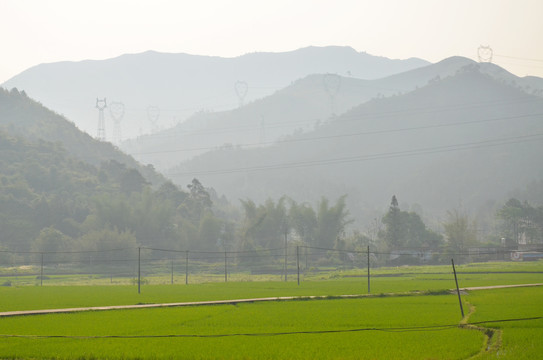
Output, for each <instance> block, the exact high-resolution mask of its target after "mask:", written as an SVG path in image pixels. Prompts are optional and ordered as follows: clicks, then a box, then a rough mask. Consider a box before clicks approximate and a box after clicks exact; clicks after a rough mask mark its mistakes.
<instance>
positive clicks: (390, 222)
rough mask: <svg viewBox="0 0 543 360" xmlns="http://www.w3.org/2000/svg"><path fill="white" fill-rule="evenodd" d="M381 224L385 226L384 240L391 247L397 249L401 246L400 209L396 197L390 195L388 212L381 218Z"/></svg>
mask: <svg viewBox="0 0 543 360" xmlns="http://www.w3.org/2000/svg"><path fill="white" fill-rule="evenodd" d="M382 221H383V224H384V225H385V230H384V240H385V243H386V244H387V245H388V246H389V247H391V248H394V247H399V246H400V245H401V239H400V236H401V219H400V207H399V205H398V199H396V195H392V200H391V201H390V207H389V208H388V212H387V213H386V214H385V216H383V220H382Z"/></svg>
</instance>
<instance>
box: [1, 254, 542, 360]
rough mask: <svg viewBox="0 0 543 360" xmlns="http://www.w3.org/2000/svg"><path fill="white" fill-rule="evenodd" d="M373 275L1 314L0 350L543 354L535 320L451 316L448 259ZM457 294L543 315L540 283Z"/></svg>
mask: <svg viewBox="0 0 543 360" xmlns="http://www.w3.org/2000/svg"><path fill="white" fill-rule="evenodd" d="M457 271H459V273H460V274H459V283H460V286H461V287H468V286H483V285H505V284H522V283H541V282H543V262H534V263H503V264H500V263H492V264H476V265H462V266H459V267H457ZM372 273H373V277H372V280H371V289H372V294H373V295H374V296H372V297H361V298H352V299H335V298H328V299H322V300H298V301H281V302H266V303H245V304H237V305H214V306H203V307H186V308H160V309H138V310H117V311H104V312H85V313H72V314H56V315H40V316H25V317H13V318H0V335H3V338H2V340H1V341H0V358H2V359H24V358H32V359H42V358H44V359H73V358H79V359H106V358H108V359H175V358H186V359H285V358H288V359H467V358H470V357H475V358H476V359H485V360H486V359H502V358H505V359H518V358H522V359H540V358H541V354H543V342H541V341H540V339H541V336H542V335H543V329H542V327H543V321H542V320H541V319H537V320H521V321H501V322H492V323H488V324H478V325H477V326H476V327H475V326H474V327H466V328H462V327H458V326H456V325H458V324H459V323H460V322H461V316H460V311H459V306H458V298H457V297H456V295H455V294H449V293H447V292H446V291H442V290H444V289H450V288H453V287H454V278H453V275H452V271H451V269H450V267H447V266H438V267H402V268H388V269H374V270H372ZM364 276H365V274H364V273H363V272H356V271H335V272H331V273H330V274H329V275H328V276H325V277H323V275H322V274H319V275H318V277H314V278H310V277H306V279H305V281H303V282H302V283H301V284H300V285H299V286H298V285H297V283H296V282H294V281H290V282H279V281H275V282H269V281H268V282H228V283H203V284H192V285H188V286H187V285H145V286H142V293H141V294H138V293H137V287H136V286H81V285H82V284H80V286H62V285H61V284H63V283H62V282H57V283H56V284H57V285H55V286H51V285H46V286H43V287H40V286H11V287H0V311H8V310H24V309H45V308H65V307H81V306H103V305H123V304H126V305H128V304H138V303H159V302H180V301H198V300H217V299H241V298H251V297H270V296H309V295H323V296H331V297H332V296H334V295H343V294H365V293H367V282H366V279H365V277H364ZM151 283H152V282H151ZM428 290H430V292H428ZM390 293H395V295H391V294H390ZM463 303H464V308H465V309H466V313H467V315H468V316H467V317H466V319H467V320H468V322H469V323H473V322H481V321H495V320H504V319H522V318H528V317H541V316H542V315H543V310H540V308H541V304H543V288H542V287H533V288H513V289H493V290H484V291H483V290H479V291H470V292H469V293H468V294H466V295H463ZM488 328H490V329H493V330H492V331H491V332H490V333H492V334H493V336H492V338H491V339H490V340H488V337H487V336H488V334H489V333H488V332H487V333H486V334H485V331H486V329H488ZM9 335H19V336H18V337H12V336H9ZM51 336H54V337H51ZM487 342H488V344H487ZM487 347H488V351H487V350H486V349H487Z"/></svg>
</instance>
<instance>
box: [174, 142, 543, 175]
mask: <svg viewBox="0 0 543 360" xmlns="http://www.w3.org/2000/svg"><path fill="white" fill-rule="evenodd" d="M542 139H543V133H537V134H531V135H523V136H515V137H508V138H501V139H490V140H484V141H477V142H471V143H462V144H453V145H445V146H436V147H427V148H419V149H413V150H403V151H394V152H389V153H378V154H370V155H359V156H351V157H341V158H331V159H321V160H312V161H311V160H309V161H298V162H291V163H280V164H270V165H260V166H258V165H255V166H247V167H239V168H230V169H212V170H200V171H186V172H170V173H167V174H166V175H170V176H171V175H177V176H201V175H217V174H231V173H237V172H246V171H264V170H277V169H290V168H301V167H310V166H322V165H333V164H342V163H349V162H362V161H369V160H382V159H390V158H398V157H408V156H417V155H426V154H436V153H443V152H450V151H459V150H470V149H478V148H485V147H493V146H500V145H507V144H516V143H523V142H529V141H537V140H542Z"/></svg>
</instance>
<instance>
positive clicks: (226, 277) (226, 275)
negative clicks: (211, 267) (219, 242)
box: [224, 251, 228, 282]
mask: <svg viewBox="0 0 543 360" xmlns="http://www.w3.org/2000/svg"><path fill="white" fill-rule="evenodd" d="M224 282H228V267H227V262H226V251H225V252H224Z"/></svg>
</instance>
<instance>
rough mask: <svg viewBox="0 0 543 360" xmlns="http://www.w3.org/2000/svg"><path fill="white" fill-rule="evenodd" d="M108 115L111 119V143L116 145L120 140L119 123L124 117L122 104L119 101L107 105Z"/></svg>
mask: <svg viewBox="0 0 543 360" xmlns="http://www.w3.org/2000/svg"><path fill="white" fill-rule="evenodd" d="M109 115H111V118H112V119H113V143H114V144H117V145H118V144H120V143H121V140H122V132H121V121H122V120H123V117H124V104H123V103H122V102H120V101H114V102H112V103H111V104H109Z"/></svg>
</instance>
